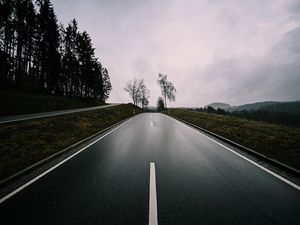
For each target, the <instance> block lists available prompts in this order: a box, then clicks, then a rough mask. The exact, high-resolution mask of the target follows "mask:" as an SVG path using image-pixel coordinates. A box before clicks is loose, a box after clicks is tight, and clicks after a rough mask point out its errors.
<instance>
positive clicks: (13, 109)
mask: <svg viewBox="0 0 300 225" xmlns="http://www.w3.org/2000/svg"><path fill="white" fill-rule="evenodd" d="M101 104H103V103H101V102H98V101H95V100H83V99H78V98H68V97H55V96H38V95H24V94H20V93H16V92H12V91H1V90H0V105H1V106H5V107H0V116H10V115H20V114H26V113H38V112H48V111H54V110H63V109H73V108H81V107H89V106H96V105H101Z"/></svg>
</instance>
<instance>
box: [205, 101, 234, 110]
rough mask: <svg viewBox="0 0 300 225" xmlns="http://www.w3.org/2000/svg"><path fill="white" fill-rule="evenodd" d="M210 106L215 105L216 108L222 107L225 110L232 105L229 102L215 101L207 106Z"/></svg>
mask: <svg viewBox="0 0 300 225" xmlns="http://www.w3.org/2000/svg"><path fill="white" fill-rule="evenodd" d="M208 106H210V107H213V108H214V109H218V108H220V109H225V110H226V109H228V108H230V107H231V106H230V105H229V104H227V103H222V102H214V103H211V104H209V105H207V106H205V107H208Z"/></svg>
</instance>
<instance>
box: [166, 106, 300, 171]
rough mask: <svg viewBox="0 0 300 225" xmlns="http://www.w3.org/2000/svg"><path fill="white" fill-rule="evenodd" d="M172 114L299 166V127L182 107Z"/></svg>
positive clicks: (172, 111)
mask: <svg viewBox="0 0 300 225" xmlns="http://www.w3.org/2000/svg"><path fill="white" fill-rule="evenodd" d="M171 115H173V116H175V117H178V118H181V119H184V120H186V121H188V122H191V123H193V124H195V125H198V126H200V127H203V128H205V129H207V130H209V131H212V132H214V133H217V134H219V135H222V136H224V137H226V138H228V139H230V140H232V141H235V142H237V143H240V144H242V145H244V146H246V147H249V148H252V149H254V150H255V151H257V152H260V153H262V154H264V155H266V156H268V157H270V158H273V159H276V160H278V161H281V162H284V163H286V164H288V165H291V166H293V167H295V168H297V169H300V128H291V127H285V126H280V125H274V124H268V123H263V122H256V121H250V120H246V119H240V118H236V117H231V116H222V115H214V114H208V113H199V112H192V111H187V110H181V109H173V110H171Z"/></svg>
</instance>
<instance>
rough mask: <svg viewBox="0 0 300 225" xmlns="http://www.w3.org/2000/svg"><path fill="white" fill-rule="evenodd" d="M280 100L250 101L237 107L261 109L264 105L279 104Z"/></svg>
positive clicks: (237, 108)
mask: <svg viewBox="0 0 300 225" xmlns="http://www.w3.org/2000/svg"><path fill="white" fill-rule="evenodd" d="M278 103H280V102H275V101H266V102H255V103H250V104H245V105H240V106H237V107H235V110H236V111H242V110H248V111H249V110H259V109H261V108H262V107H266V106H270V105H274V104H278Z"/></svg>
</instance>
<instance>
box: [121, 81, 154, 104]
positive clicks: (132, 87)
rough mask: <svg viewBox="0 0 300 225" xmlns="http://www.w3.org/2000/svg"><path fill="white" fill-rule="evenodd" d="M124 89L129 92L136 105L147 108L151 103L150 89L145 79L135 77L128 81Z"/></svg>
mask: <svg viewBox="0 0 300 225" xmlns="http://www.w3.org/2000/svg"><path fill="white" fill-rule="evenodd" d="M124 90H125V91H126V92H128V93H129V95H130V97H131V99H132V101H133V104H134V105H137V106H141V107H142V108H145V107H146V106H147V105H148V104H149V94H150V91H149V90H148V89H147V87H146V85H145V83H144V79H137V78H134V79H133V80H131V81H128V82H127V84H126V86H125V88H124Z"/></svg>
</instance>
